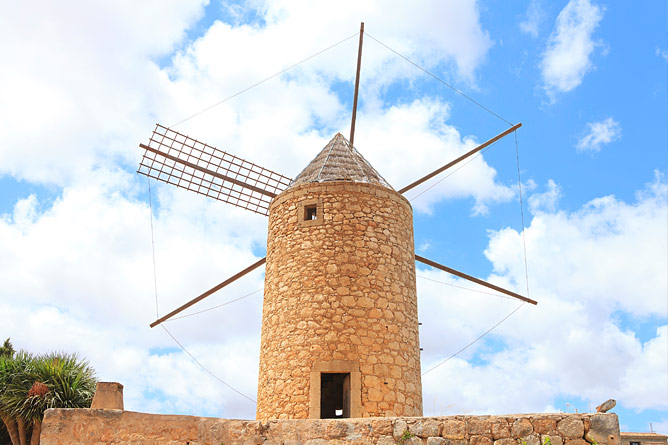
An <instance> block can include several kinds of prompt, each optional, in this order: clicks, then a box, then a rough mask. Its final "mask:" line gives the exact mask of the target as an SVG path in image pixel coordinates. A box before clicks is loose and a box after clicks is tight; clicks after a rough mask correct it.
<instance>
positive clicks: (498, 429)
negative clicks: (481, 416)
mask: <svg viewBox="0 0 668 445" xmlns="http://www.w3.org/2000/svg"><path fill="white" fill-rule="evenodd" d="M506 437H510V425H509V424H508V421H507V420H505V419H497V420H495V421H494V422H492V438H493V439H494V440H497V439H505V438H506Z"/></svg>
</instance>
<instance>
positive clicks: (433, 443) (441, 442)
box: [427, 437, 445, 445]
mask: <svg viewBox="0 0 668 445" xmlns="http://www.w3.org/2000/svg"><path fill="white" fill-rule="evenodd" d="M427 445H445V439H443V438H442V437H428V438H427Z"/></svg>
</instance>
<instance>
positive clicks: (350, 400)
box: [138, 27, 535, 419]
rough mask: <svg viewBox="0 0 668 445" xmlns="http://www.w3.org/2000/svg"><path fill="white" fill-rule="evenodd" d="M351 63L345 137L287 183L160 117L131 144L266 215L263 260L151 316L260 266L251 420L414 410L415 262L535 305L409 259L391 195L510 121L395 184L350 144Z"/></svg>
mask: <svg viewBox="0 0 668 445" xmlns="http://www.w3.org/2000/svg"><path fill="white" fill-rule="evenodd" d="M362 31H363V27H362ZM361 43H362V32H361V33H360V55H361ZM359 65H360V59H359V58H358V76H357V82H356V86H355V100H354V105H353V123H352V126H351V127H352V128H351V138H350V139H351V141H350V142H349V141H347V140H346V139H345V138H344V137H343V135H341V134H340V133H339V134H337V135H336V136H334V138H333V139H332V140H331V141H330V142H329V143H328V144H327V145H326V146H325V148H323V149H322V151H321V152H320V153H319V154H318V155H317V156H316V157H315V158H314V159H313V161H312V162H311V163H309V165H308V166H306V168H304V170H303V171H302V172H301V173H300V174H299V175H298V176H297V177H296V178H294V179H290V178H288V177H286V176H283V175H281V174H278V173H276V172H273V171H270V170H267V169H264V168H262V167H260V166H258V165H256V164H252V163H249V162H247V161H245V160H243V159H241V158H238V157H236V156H233V155H231V154H229V153H226V152H224V151H221V150H218V149H216V148H214V147H211V146H209V145H207V144H204V143H202V142H199V141H197V140H195V139H192V138H190V137H188V136H186V135H183V134H181V133H177V132H175V131H173V130H171V129H169V128H167V127H163V126H161V125H157V126H156V128H155V130H154V132H153V135H152V136H151V138H150V140H149V143H148V144H146V145H145V144H140V147H142V148H143V149H144V150H145V152H144V157H143V158H142V161H141V163H140V166H139V170H138V172H139V173H141V174H144V175H146V176H149V177H151V178H155V179H158V180H161V181H164V182H167V183H171V184H173V185H176V186H178V187H181V188H186V189H188V190H191V191H194V192H196V193H200V194H204V195H207V196H209V197H212V198H215V199H218V200H221V201H223V202H226V203H229V204H233V205H236V206H239V207H242V208H245V209H247V210H251V211H254V212H256V213H260V214H263V215H268V216H269V230H268V237H267V256H266V258H263V259H261V260H259V261H257V262H256V263H255V264H253V265H251V266H249V267H248V268H246V269H244V270H243V271H241V272H239V273H238V274H236V275H234V276H232V277H230V278H229V279H227V280H225V281H223V282H222V283H220V284H219V285H218V286H216V287H214V288H212V289H210V290H209V291H207V292H205V293H203V294H202V295H200V296H198V297H197V298H195V299H193V300H191V301H189V302H188V303H186V304H184V305H182V306H181V307H179V308H177V309H175V310H174V311H172V312H170V313H169V314H167V315H165V316H163V317H161V318H159V319H158V320H156V321H155V322H153V323H152V324H151V327H154V326H156V325H158V324H160V323H162V322H163V321H165V320H167V319H168V318H170V317H172V316H174V315H176V314H177V313H179V312H181V311H183V310H184V309H186V308H188V307H190V306H192V305H193V304H195V303H197V302H199V301H201V300H202V299H204V298H206V297H207V296H209V295H211V294H212V293H214V292H216V291H218V290H220V289H222V288H223V287H225V286H227V285H228V284H230V283H232V282H233V281H235V280H237V279H239V278H240V277H242V276H244V275H245V274H247V273H248V272H250V271H252V270H254V269H256V268H257V267H260V266H261V265H263V264H264V263H265V262H266V273H265V286H264V304H263V312H262V340H261V352H260V372H259V381H258V397H257V418H258V419H278V418H288V419H300V418H336V417H375V416H420V415H422V385H421V379H420V346H419V332H418V320H417V298H416V286H415V261H416V260H418V261H422V262H424V263H426V264H428V265H430V266H432V267H436V268H438V269H441V270H444V271H447V272H450V273H453V274H455V275H457V276H459V277H462V278H466V279H469V280H471V281H474V282H476V283H478V284H482V285H484V286H487V287H490V288H492V289H495V290H497V291H499V292H502V293H505V294H507V295H511V296H513V297H516V298H519V299H522V300H524V301H527V302H530V303H533V304H535V301H533V300H530V299H528V298H525V297H523V296H521V295H518V294H516V293H514V292H511V291H508V290H506V289H503V288H500V287H498V286H495V285H492V284H489V283H486V282H484V281H482V280H479V279H477V278H474V277H471V276H469V275H467V274H464V273H462V272H459V271H456V270H454V269H451V268H448V267H446V266H443V265H440V264H438V263H435V262H433V261H430V260H427V259H426V258H422V257H420V256H418V255H416V254H415V250H414V245H413V216H412V208H411V206H410V204H409V202H408V200H406V198H404V197H403V196H402V193H404V192H406V191H407V190H410V189H411V188H413V187H415V186H417V185H419V184H421V183H422V182H424V181H427V180H428V179H430V178H432V177H433V176H436V175H437V174H439V173H441V172H443V171H444V170H446V169H447V168H449V167H451V166H453V165H455V164H456V163H458V162H459V161H461V160H463V159H465V158H467V157H469V156H471V155H473V154H475V153H477V152H479V151H480V150H482V149H484V148H485V147H487V146H489V145H490V144H492V143H493V142H495V141H496V140H498V139H500V138H502V137H503V136H505V135H507V134H509V133H511V132H513V131H515V130H517V128H519V127H520V126H521V124H517V125H515V126H513V127H511V128H510V129H508V130H506V131H504V132H503V133H501V134H499V135H497V136H496V137H494V138H492V139H490V140H489V141H487V142H485V143H484V144H482V145H480V146H478V147H477V148H475V149H474V150H471V151H470V152H468V153H466V154H464V155H462V156H460V157H459V158H458V159H456V160H454V161H452V162H450V163H448V164H446V165H444V166H443V167H441V168H439V169H437V170H435V171H434V172H432V173H430V174H428V175H426V176H424V177H423V178H421V179H419V180H417V181H415V182H413V183H412V184H410V185H408V186H406V187H404V188H402V189H401V190H399V191H395V190H394V189H393V188H392V187H391V186H390V184H389V183H388V182H387V181H385V179H383V177H382V176H381V175H380V174H379V173H378V172H377V171H376V170H375V169H374V168H373V167H372V166H371V165H370V164H369V162H367V161H366V159H364V157H363V156H362V155H361V154H360V153H359V152H358V151H357V150H356V148H355V147H354V145H353V143H352V141H353V137H354V122H355V120H354V119H355V117H354V116H355V109H356V103H357V89H358V85H359Z"/></svg>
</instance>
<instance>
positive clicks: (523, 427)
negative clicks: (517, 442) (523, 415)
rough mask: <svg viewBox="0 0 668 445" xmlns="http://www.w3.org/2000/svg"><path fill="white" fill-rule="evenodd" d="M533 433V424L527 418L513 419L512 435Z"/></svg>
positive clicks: (518, 435) (522, 435) (521, 435)
mask: <svg viewBox="0 0 668 445" xmlns="http://www.w3.org/2000/svg"><path fill="white" fill-rule="evenodd" d="M531 433H533V425H531V421H529V419H515V421H514V422H513V426H512V428H511V434H512V436H513V437H525V436H528V435H529V434H531Z"/></svg>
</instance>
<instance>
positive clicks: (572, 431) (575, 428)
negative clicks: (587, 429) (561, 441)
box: [557, 416, 584, 445]
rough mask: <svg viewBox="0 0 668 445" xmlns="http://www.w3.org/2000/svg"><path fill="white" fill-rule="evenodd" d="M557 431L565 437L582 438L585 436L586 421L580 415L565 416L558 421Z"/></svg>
mask: <svg viewBox="0 0 668 445" xmlns="http://www.w3.org/2000/svg"><path fill="white" fill-rule="evenodd" d="M557 431H558V432H559V434H561V435H562V436H563V437H564V438H565V439H582V438H583V436H584V423H583V422H582V419H581V418H580V417H572V416H571V417H565V418H563V419H561V420H560V421H559V423H557ZM567 442H568V440H567ZM571 445H576V444H571Z"/></svg>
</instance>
